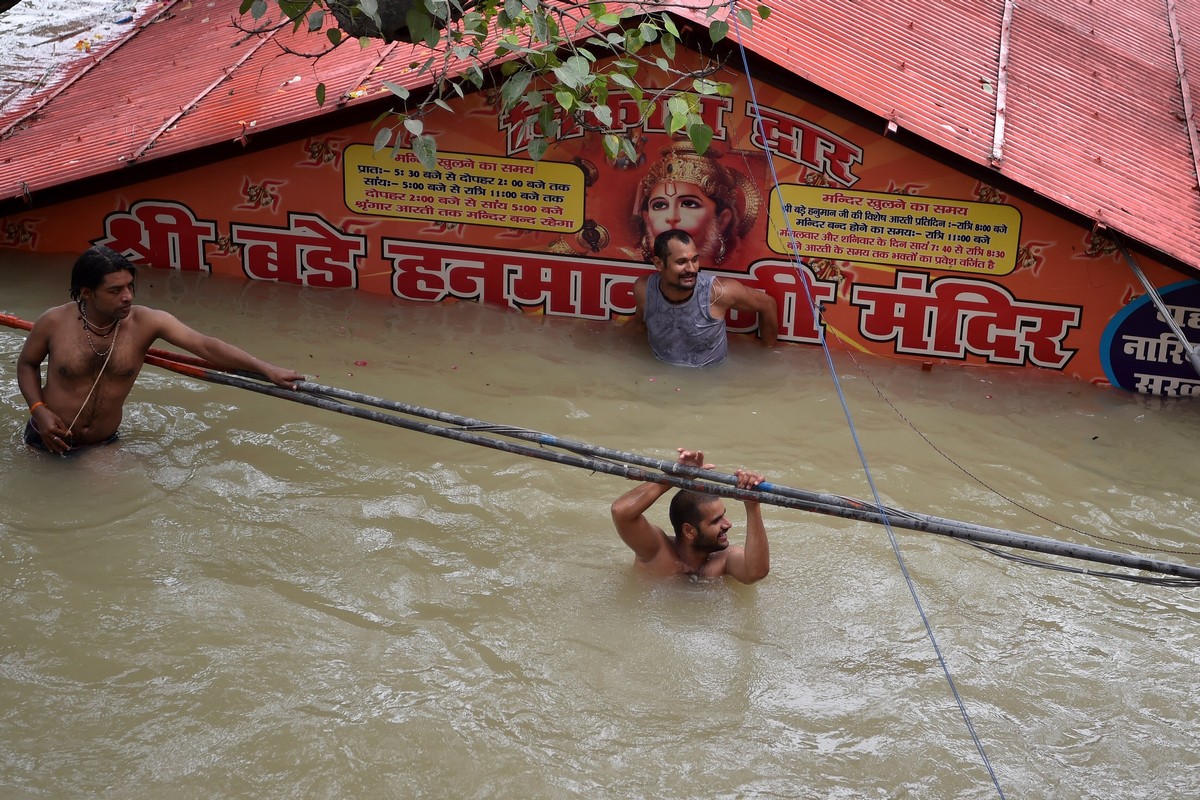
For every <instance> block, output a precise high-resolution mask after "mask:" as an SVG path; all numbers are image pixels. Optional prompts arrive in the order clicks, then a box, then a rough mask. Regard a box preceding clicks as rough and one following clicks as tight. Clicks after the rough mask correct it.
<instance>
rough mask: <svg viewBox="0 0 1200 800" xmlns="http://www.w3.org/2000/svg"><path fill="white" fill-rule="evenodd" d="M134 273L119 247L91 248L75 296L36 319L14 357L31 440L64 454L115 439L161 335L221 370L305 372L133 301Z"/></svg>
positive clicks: (290, 383)
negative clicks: (267, 359) (131, 394)
mask: <svg viewBox="0 0 1200 800" xmlns="http://www.w3.org/2000/svg"><path fill="white" fill-rule="evenodd" d="M136 278H137V268H136V267H134V266H133V265H132V264H131V263H129V260H128V259H126V258H125V257H124V256H122V255H121V254H120V253H117V252H116V251H115V250H112V249H110V248H108V247H104V246H102V245H97V246H95V247H92V248H89V249H88V250H87V251H86V252H84V254H83V255H81V256H80V257H79V259H78V260H77V261H76V262H75V266H74V268H73V269H72V270H71V299H72V301H73V302H70V303H64V304H63V305H61V306H55V307H54V308H50V309H48V310H46V311H45V312H44V313H43V314H42V315H41V316H40V317H38V319H37V321H36V322H34V324H33V329H32V330H31V331H30V332H29V338H28V339H26V340H25V346H24V348H22V350H21V355H20V357H19V358H18V359H17V386H18V387H19V388H20V390H21V394H22V395H24V397H25V402H27V403H28V404H29V416H30V419H29V422H28V424H27V425H26V426H25V442H26V443H27V444H29V445H31V446H33V447H36V448H38V449H40V450H46V451H48V452H51V453H56V454H60V455H61V454H66V453H68V452H69V451H71V450H74V449H77V448H80V447H85V446H88V445H97V444H107V443H109V442H112V441H115V440H116V438H117V427H118V426H119V425H120V424H121V413H122V410H123V408H124V405H125V398H127V397H128V396H129V392H130V391H131V390H132V389H133V384H134V381H136V380H137V376H138V373H139V372H140V371H141V369H142V364H143V362H144V361H145V358H146V353H147V352H148V351H149V350H150V347H151V346H152V345H153V344H154V342H155V340H157V339H163V340H165V341H167V342H170V343H171V344H173V345H175V346H176V347H180V348H183V349H184V350H187V351H188V352H190V353H193V354H194V355H197V356H200V357H201V358H204V359H207V360H208V361H211V362H212V363H214V364H215V365H217V366H218V367H220V368H221V369H227V370H235V369H240V370H249V371H253V372H261V373H262V374H264V375H266V376H267V377H268V378H269V379H270V380H271V382H272V383H274V384H275V385H276V386H280V387H283V388H285V389H294V388H296V387H295V383H296V381H299V380H303V379H304V376H303V375H300V374H299V373H298V372H294V371H292V370H290V369H283V368H282V367H277V366H274V365H273V364H268V363H267V362H265V361H263V360H262V359H259V358H255V357H254V356H252V355H250V354H249V353H247V352H245V351H244V350H240V349H238V348H237V347H234V346H233V345H230V344H226V343H225V342H222V341H221V340H220V339H215V338H213V337H211V336H205V335H204V334H202V333H198V332H197V331H194V330H192V329H191V328H189V327H188V326H187V325H184V324H183V323H182V322H180V321H179V320H178V319H176V318H175V317H174V316H172V315H171V314H168V313H167V312H166V311H157V310H155V309H152V308H146V307H145V306H135V305H134V304H133V291H134V281H135V279H136ZM47 357H48V358H49V363H48V365H47V368H46V384H45V386H43V385H42V362H43V361H45V360H46V359H47Z"/></svg>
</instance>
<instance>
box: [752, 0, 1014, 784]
mask: <svg viewBox="0 0 1200 800" xmlns="http://www.w3.org/2000/svg"><path fill="white" fill-rule="evenodd" d="M736 2H737V0H729V16H730V17H731V18H732V20H733V31H734V34H735V36H736V38H737V45H738V52H739V53H740V54H741V57H742V72H743V73H744V74H745V76H746V85H747V86H748V87H749V89H750V104H751V106H752V107H753V108H754V122H755V125H756V126H757V128H758V134H759V136H760V137H761V138H762V140H763V142H764V147H765V146H766V145H765V143H766V141H767V134H766V129H765V127H764V126H763V121H762V113H761V111H760V110H759V105H758V95H757V93H756V92H755V90H754V80H753V78H752V76H751V74H750V62H749V59H748V58H747V57H746V47H745V45H744V43H743V42H742V29H741V25H740V24H739V23H738V16H737V8H736ZM766 161H767V166H768V167H769V168H770V170H771V183H772V184H773V185H774V187H775V189H776V195H777V196H778V197H779V200H780V203H781V207H780V212H781V213H782V215H783V219H784V224H785V225H786V226H787V232H788V241H795V240H794V239H793V238H792V235H791V234H792V222H791V218H790V217H789V216H788V214H787V212H786V211H784V209H783V207H782V202H783V193H782V191H780V188H781V187H780V185H779V175H778V173H777V172H776V171H775V159H774V158H772V157H771V156H770V153H769V152H768V157H767V159H766ZM768 215H769V210H768ZM792 258H793V261H794V266H795V268H796V274H797V276H798V277H799V278H800V284H801V286H803V287H804V295H805V297H806V298H807V300H808V305H809V308H811V309H812V312H813V318H814V319H816V320H818V325H817V334H818V338H819V340H820V342H821V350H822V351H823V352H824V353H825V362H826V364H828V366H829V375H830V377H832V378H833V385H834V387H835V388H836V389H837V394H838V400H839V401H840V402H841V404H842V413H843V414H845V416H846V424H847V425H848V426H849V428H850V435H851V437H852V438H853V439H854V449H855V450H856V451H857V452H858V460H859V462H860V463H861V464H862V466H863V472H864V473H865V474H866V476H867V484H868V485H869V486H870V487H871V497H873V498H874V500H875V505H876V507H877V508H878V509H879V513H880V515H881V516H882V518H883V526H884V529H885V530H886V531H887V536H888V541H889V542H890V543H891V545H892V552H893V553H894V554H895V556H896V562H897V563H898V564H899V565H900V572H901V574H902V575H903V576H904V582H905V584H906V585H907V586H908V591H909V594H911V595H912V599H913V604H914V605H915V606H916V607H917V613H918V614H920V616H921V623H922V624H923V625H924V626H925V633H926V634H927V635H928V636H929V641H930V643H931V644H932V645H933V652H934V653H935V654H936V655H937V660H938V663H939V664H941V666H942V673H943V674H944V675H945V676H946V683H948V684H949V685H950V692H951V694H953V695H954V702H955V703H957V704H958V710H959V713H961V714H962V718H963V722H964V723H965V724H966V726H967V732H968V733H970V734H971V740H972V741H973V742H974V743H975V749H976V750H977V751H978V752H979V757H980V759H982V760H983V765H984V767H986V768H987V771H988V775H990V776H991V779H992V785H993V786H995V787H996V792H997V794H998V795H999V796H1000V797H1001V798H1002V799H1003V798H1004V789H1002V788H1001V787H1000V781H999V779H998V778H997V777H996V772H995V770H993V769H992V762H991V760H990V759H988V756H987V751H986V750H985V749H984V747H983V742H982V741H981V740H980V738H979V735H978V734H977V733H976V732H975V725H974V723H972V722H971V715H970V714H969V713H968V712H967V706H966V704H965V703H964V702H963V699H962V696H961V695H960V694H959V692H958V686H957V685H956V684H955V682H954V676H953V675H951V673H950V666H949V665H948V664H947V663H946V659H945V657H944V656H943V655H942V648H941V647H940V646H939V645H938V641H937V636H935V635H934V632H933V626H932V624H930V622H929V617H928V616H927V615H926V613H925V608H924V607H923V606H922V605H921V598H920V597H919V596H918V595H917V587H916V584H915V583H914V582H913V579H912V576H911V575H910V574H909V571H908V565H907V564H906V563H905V561H904V555H903V553H901V552H900V543H899V541H898V540H897V539H896V533H895V531H893V530H892V525H891V522H890V521H889V520H888V516H887V511H886V507H885V506H884V504H883V501H882V500H881V499H880V497H879V491H878V489H876V487H875V478H874V476H873V475H872V474H871V468H870V466H869V465H868V464H867V457H866V454H865V453H863V449H862V445H861V443H860V442H859V439H858V430H857V429H856V428H855V427H854V419H853V417H852V416H851V414H850V406H849V404H848V403H847V402H846V395H845V392H843V391H842V383H841V381H840V380H839V379H838V375H837V370H836V369H834V365H833V354H832V352H831V351H830V349H829V343H828V341H826V338H825V326H824V324H821V323H820V314H821V313H822V309H820V308H819V307H818V306H817V305H816V303H814V302H813V297H812V290H811V289H810V288H809V285H808V280H807V278H806V277H805V273H804V269H803V262H802V261H801V259H800V256H799V255H797V254H795V253H793V256H792Z"/></svg>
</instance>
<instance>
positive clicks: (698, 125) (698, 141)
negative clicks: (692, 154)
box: [687, 122, 713, 155]
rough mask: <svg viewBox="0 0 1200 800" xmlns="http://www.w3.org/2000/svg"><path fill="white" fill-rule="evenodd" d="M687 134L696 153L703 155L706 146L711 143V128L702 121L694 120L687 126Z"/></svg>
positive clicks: (706, 148) (706, 149)
mask: <svg viewBox="0 0 1200 800" xmlns="http://www.w3.org/2000/svg"><path fill="white" fill-rule="evenodd" d="M687 134H688V138H689V139H691V141H692V146H693V147H695V148H696V153H697V154H699V155H704V154H705V153H706V152H707V151H708V146H709V145H710V144H712V140H713V129H712V128H710V127H709V126H708V125H706V124H704V123H703V122H695V123H692V124H691V125H689V126H688V130H687Z"/></svg>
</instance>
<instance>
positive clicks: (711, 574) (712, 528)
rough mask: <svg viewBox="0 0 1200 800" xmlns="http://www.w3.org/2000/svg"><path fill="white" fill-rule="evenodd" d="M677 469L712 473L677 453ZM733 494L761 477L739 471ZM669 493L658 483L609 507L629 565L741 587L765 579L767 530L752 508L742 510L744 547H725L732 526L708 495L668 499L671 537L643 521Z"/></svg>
mask: <svg viewBox="0 0 1200 800" xmlns="http://www.w3.org/2000/svg"><path fill="white" fill-rule="evenodd" d="M679 463H680V464H686V465H688V466H691V467H700V468H701V469H712V464H705V463H704V454H703V453H701V452H699V451H696V450H684V449H683V448H680V449H679ZM735 474H736V475H737V479H738V483H737V485H738V488H739V489H753V488H754V487H756V486H758V484H760V483H762V481H763V476H761V475H759V474H757V473H755V472H749V471H747V470H741V469H739V470H738V471H737V472H736V473H735ZM669 489H670V487H669V486H667V485H666V484H662V483H654V482H650V481H648V482H646V483H643V484H641V485H640V486H638V487H636V488H634V489H631V490H630V491H628V492H626V493H625V494H623V495H621V496H620V497H619V498H617V501H616V502H615V503H613V504H612V519H613V524H614V525H616V526H617V533H618V534H620V536H621V539H622V540H623V541H624V542H625V544H627V545H629V547H630V549H631V550H633V552H634V563H635V564H636V565H637V567H638V569H641V570H643V571H645V572H647V573H649V574H651V575H660V576H669V575H698V576H700V577H702V578H718V577H721V576H722V575H729V576H730V577H732V578H734V579H735V580H738V581H741V582H742V583H754V582H755V581H758V580H762V579H763V578H765V577H766V576H767V573H768V572H769V571H770V569H771V554H770V550H769V548H768V546H767V530H766V528H765V527H764V526H763V520H762V512H761V511H760V510H759V507H758V503H756V502H753V501H751V500H746V501H744V503H745V506H746V546H745V547H744V548H743V547H738V546H737V545H731V544H730V543H729V538H728V533H729V530H730V529H731V528H732V527H733V523H732V522H730V521H729V520H728V519H726V518H725V504H724V503H723V502H722V501H721V498H720V497H718V496H716V495H712V494H701V493H699V492H692V491H688V490H686V489H681V490H679V491H678V492H677V493H676V494H675V496H674V497H672V498H671V510H670V517H671V526H672V527H673V528H674V529H675V535H674V536H667V534H666V533H664V532H663V529H662V528H660V527H658V526H657V525H654V524H653V523H651V522H650V521H649V520H648V519H646V516H645V512H646V511H647V510H648V509H649V508H650V506H652V505H654V503H655V501H656V500H658V499H659V498H660V497H662V496H663V495H664V494H666V493H667V491H668V490H669Z"/></svg>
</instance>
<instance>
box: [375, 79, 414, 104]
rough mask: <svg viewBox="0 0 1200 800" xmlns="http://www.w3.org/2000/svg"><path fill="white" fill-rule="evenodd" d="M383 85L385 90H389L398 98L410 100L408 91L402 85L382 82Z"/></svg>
mask: <svg viewBox="0 0 1200 800" xmlns="http://www.w3.org/2000/svg"><path fill="white" fill-rule="evenodd" d="M381 83H382V84H383V86H384V88H385V89H387V90H388V91H389V92H391V93H392V94H394V95H396V97H399V98H400V99H401V100H407V99H408V89H405V88H404V87H403V86H401V85H400V84H398V83H392V82H391V81H381Z"/></svg>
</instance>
